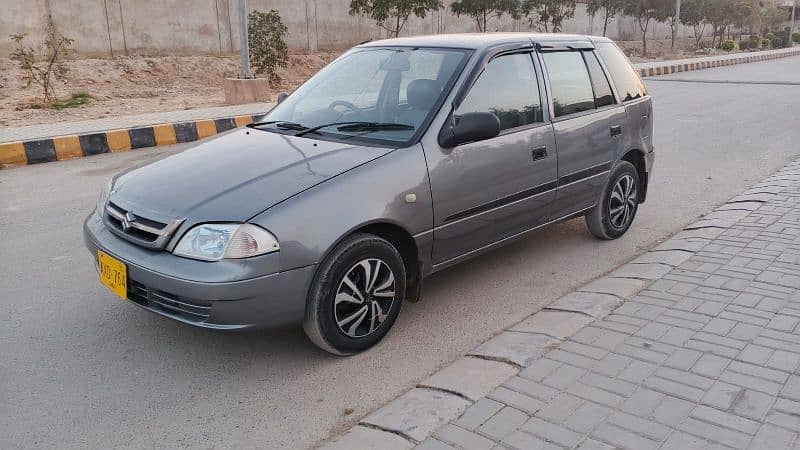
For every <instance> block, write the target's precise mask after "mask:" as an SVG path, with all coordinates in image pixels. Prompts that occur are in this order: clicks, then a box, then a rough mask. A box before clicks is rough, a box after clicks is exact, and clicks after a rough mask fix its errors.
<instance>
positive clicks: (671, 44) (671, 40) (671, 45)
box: [669, 17, 677, 50]
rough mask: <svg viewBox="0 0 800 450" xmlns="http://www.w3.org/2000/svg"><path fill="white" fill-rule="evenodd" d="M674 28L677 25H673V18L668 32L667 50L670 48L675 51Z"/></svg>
mask: <svg viewBox="0 0 800 450" xmlns="http://www.w3.org/2000/svg"><path fill="white" fill-rule="evenodd" d="M676 26H677V24H676V23H675V18H674V17H673V18H672V21H671V22H670V26H669V30H670V31H671V32H672V33H671V34H670V44H669V48H671V49H673V50H674V49H675V33H676V32H677V30H675V27H676Z"/></svg>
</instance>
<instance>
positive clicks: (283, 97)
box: [277, 92, 289, 105]
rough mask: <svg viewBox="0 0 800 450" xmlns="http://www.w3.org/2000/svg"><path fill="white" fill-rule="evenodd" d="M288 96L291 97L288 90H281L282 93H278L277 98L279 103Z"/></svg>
mask: <svg viewBox="0 0 800 450" xmlns="http://www.w3.org/2000/svg"><path fill="white" fill-rule="evenodd" d="M287 98H289V93H288V92H281V93H280V94H278V98H277V101H278V104H279V105H280V104H281V103H283V101H284V100H286V99H287Z"/></svg>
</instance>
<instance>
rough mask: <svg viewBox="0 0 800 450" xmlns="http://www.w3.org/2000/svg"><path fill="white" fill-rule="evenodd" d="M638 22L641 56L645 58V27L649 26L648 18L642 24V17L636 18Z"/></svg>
mask: <svg viewBox="0 0 800 450" xmlns="http://www.w3.org/2000/svg"><path fill="white" fill-rule="evenodd" d="M637 20H638V21H639V29H640V30H642V56H647V27H648V26H649V25H650V18H649V17H648V18H647V20H646V21H645V22H644V24H642V16H639V17H638V18H637Z"/></svg>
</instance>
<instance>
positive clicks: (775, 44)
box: [770, 37, 786, 48]
mask: <svg viewBox="0 0 800 450" xmlns="http://www.w3.org/2000/svg"><path fill="white" fill-rule="evenodd" d="M770 45H772V48H784V47H786V45H785V42H784V41H783V38H779V37H776V38H775V39H773V40H772V41H770Z"/></svg>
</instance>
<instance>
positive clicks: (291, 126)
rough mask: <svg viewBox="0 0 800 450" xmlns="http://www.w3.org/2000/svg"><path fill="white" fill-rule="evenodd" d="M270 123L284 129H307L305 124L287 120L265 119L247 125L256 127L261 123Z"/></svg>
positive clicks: (261, 124)
mask: <svg viewBox="0 0 800 450" xmlns="http://www.w3.org/2000/svg"><path fill="white" fill-rule="evenodd" d="M272 124H274V125H275V126H276V127H278V128H282V129H284V130H298V131H303V130H307V129H308V127H307V126H305V125H302V124H299V123H295V122H287V121H285V120H270V121H267V122H255V123H251V124H250V125H248V127H250V128H256V127H260V126H263V125H272Z"/></svg>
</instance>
